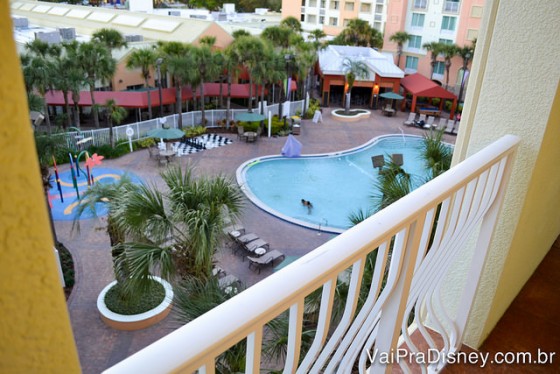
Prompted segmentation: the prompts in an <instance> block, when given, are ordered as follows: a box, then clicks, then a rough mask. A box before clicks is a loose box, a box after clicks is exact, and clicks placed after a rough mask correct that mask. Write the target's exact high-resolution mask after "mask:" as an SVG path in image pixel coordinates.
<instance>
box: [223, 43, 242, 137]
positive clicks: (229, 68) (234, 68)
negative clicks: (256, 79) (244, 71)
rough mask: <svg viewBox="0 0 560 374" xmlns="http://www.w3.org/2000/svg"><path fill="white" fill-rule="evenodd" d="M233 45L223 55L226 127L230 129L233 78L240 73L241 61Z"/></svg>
mask: <svg viewBox="0 0 560 374" xmlns="http://www.w3.org/2000/svg"><path fill="white" fill-rule="evenodd" d="M232 44H233V43H232ZM232 44H230V45H229V47H228V48H226V50H225V51H224V54H223V67H224V68H225V70H226V73H227V76H226V80H227V94H226V95H227V100H226V126H227V128H228V129H229V125H230V122H229V121H230V120H233V116H232V115H231V84H232V81H233V77H234V76H236V75H237V73H238V71H239V61H238V59H237V55H236V54H235V53H233V48H232Z"/></svg>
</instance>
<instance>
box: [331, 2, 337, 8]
mask: <svg viewBox="0 0 560 374" xmlns="http://www.w3.org/2000/svg"><path fill="white" fill-rule="evenodd" d="M331 8H332V9H334V10H338V1H332V2H331Z"/></svg>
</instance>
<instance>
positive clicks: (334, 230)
mask: <svg viewBox="0 0 560 374" xmlns="http://www.w3.org/2000/svg"><path fill="white" fill-rule="evenodd" d="M395 136H402V134H386V135H380V136H376V137H375V138H372V139H371V140H369V141H368V142H366V143H364V144H361V145H359V146H357V147H354V148H349V149H346V150H342V151H335V152H329V153H311V154H303V155H301V156H300V157H296V158H298V159H299V158H304V157H305V158H323V157H334V156H341V155H348V154H352V153H354V152H358V151H359V150H361V149H363V148H365V147H368V146H369V145H371V144H372V143H375V142H377V141H380V140H381V139H383V138H388V137H395ZM405 136H407V137H414V138H422V136H419V135H412V134H406V135H405ZM286 158H288V157H284V156H282V155H267V156H260V157H255V158H252V159H250V160H247V161H245V162H244V163H242V164H241V165H240V166H239V167H238V168H237V170H236V172H235V178H236V180H237V184H238V185H239V188H240V189H241V191H243V193H244V194H245V196H247V198H248V199H249V200H250V201H251V202H252V203H253V204H255V205H256V206H257V207H258V208H260V209H262V210H264V211H265V212H267V213H269V214H271V215H273V216H275V217H278V218H280V219H281V220H283V221H286V222H289V223H293V224H295V225H298V226H302V227H305V228H308V229H312V230H316V231H320V232H328V233H331V234H342V233H343V232H344V231H346V230H348V229H349V228H350V227H348V228H346V229H341V228H338V227H332V226H322V225H320V224H313V223H310V222H306V221H302V220H299V219H297V218H293V217H290V216H287V215H285V214H283V213H281V212H279V211H277V210H275V209H272V208H270V207H269V206H268V205H266V204H265V203H263V202H262V201H261V200H260V199H259V198H258V197H257V196H255V195H254V194H253V192H252V191H251V190H250V189H249V188H248V187H247V180H246V178H245V173H246V171H247V169H248V168H250V167H251V166H252V165H253V164H256V163H260V162H261V161H266V160H271V159H286Z"/></svg>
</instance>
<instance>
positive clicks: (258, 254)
mask: <svg viewBox="0 0 560 374" xmlns="http://www.w3.org/2000/svg"><path fill="white" fill-rule="evenodd" d="M232 228H235V229H234V230H231V231H228V232H227V233H228V235H229V236H230V237H231V238H232V239H233V241H234V247H233V248H232V250H233V251H234V253H237V252H238V251H240V250H242V251H243V252H244V254H248V256H247V259H248V260H249V268H250V269H254V270H258V272H259V274H260V272H261V267H262V266H265V265H268V264H271V266H272V264H274V261H275V260H277V259H279V258H282V259H283V258H285V256H284V254H283V253H282V252H280V251H278V250H272V251H270V250H269V249H270V245H269V244H268V243H267V242H266V241H265V240H263V239H261V238H259V236H258V235H257V234H255V233H246V232H245V229H244V228H242V227H240V226H235V225H233V226H230V227H228V230H229V229H232ZM243 260H245V258H243Z"/></svg>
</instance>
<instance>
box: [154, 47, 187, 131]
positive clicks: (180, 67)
mask: <svg viewBox="0 0 560 374" xmlns="http://www.w3.org/2000/svg"><path fill="white" fill-rule="evenodd" d="M191 48H192V47H191V46H190V45H187V44H183V43H180V42H165V43H160V45H159V49H160V53H161V55H163V57H164V60H165V62H166V68H167V71H168V72H169V74H171V76H172V77H173V81H174V85H175V98H176V99H175V113H176V114H177V116H178V117H179V118H178V126H179V128H180V129H182V128H183V115H182V113H183V98H182V93H181V91H182V88H183V84H184V83H185V81H186V80H187V79H188V78H189V69H192V67H193V65H194V64H193V61H192V56H191V53H190V50H191Z"/></svg>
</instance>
